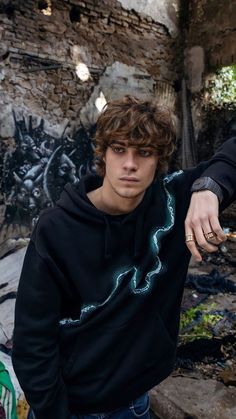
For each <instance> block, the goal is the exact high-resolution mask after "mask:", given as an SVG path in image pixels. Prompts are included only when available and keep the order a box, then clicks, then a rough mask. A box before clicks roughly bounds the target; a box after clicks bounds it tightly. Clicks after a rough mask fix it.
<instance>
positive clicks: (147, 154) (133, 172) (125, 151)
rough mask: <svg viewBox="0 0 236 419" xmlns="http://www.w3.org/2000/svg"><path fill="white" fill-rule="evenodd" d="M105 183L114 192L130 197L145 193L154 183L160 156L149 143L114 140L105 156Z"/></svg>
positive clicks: (123, 196)
mask: <svg viewBox="0 0 236 419" xmlns="http://www.w3.org/2000/svg"><path fill="white" fill-rule="evenodd" d="M104 162H105V176H104V182H103V185H104V186H105V187H106V188H107V190H110V191H111V192H112V193H115V194H116V195H118V196H120V197H122V198H128V199H135V198H137V197H139V196H142V195H144V192H145V190H146V189H147V187H148V186H149V185H150V184H151V183H152V181H153V179H154V176H155V172H156V168H157V163H158V156H157V152H156V150H155V149H154V148H153V147H151V146H148V145H143V146H139V145H137V146H134V145H129V144H128V141H120V140H119V141H113V142H112V143H111V145H110V146H109V147H108V148H107V150H106V153H105V156H104Z"/></svg>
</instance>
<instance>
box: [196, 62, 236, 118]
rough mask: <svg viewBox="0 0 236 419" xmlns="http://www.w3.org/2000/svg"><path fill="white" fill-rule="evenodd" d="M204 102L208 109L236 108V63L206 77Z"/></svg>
mask: <svg viewBox="0 0 236 419" xmlns="http://www.w3.org/2000/svg"><path fill="white" fill-rule="evenodd" d="M203 104H204V107H205V108H206V109H226V108H227V109H229V110H234V109H236V65H232V66H228V67H222V68H220V69H218V70H216V72H215V74H214V75H211V76H210V77H208V78H207V79H206V84H205V89H204V95H203Z"/></svg>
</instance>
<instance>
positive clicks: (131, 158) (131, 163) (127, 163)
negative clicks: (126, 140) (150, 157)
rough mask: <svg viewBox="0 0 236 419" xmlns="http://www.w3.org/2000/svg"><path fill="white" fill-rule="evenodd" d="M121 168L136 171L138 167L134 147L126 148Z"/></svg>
mask: <svg viewBox="0 0 236 419" xmlns="http://www.w3.org/2000/svg"><path fill="white" fill-rule="evenodd" d="M123 168H124V169H126V170H128V171H136V170H137V169H138V163H137V156H136V153H135V149H132V148H130V149H127V152H126V153H125V158H124V163H123Z"/></svg>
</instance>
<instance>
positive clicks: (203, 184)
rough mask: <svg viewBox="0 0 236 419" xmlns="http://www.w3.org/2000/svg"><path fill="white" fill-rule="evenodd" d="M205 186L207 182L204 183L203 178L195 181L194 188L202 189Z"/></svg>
mask: <svg viewBox="0 0 236 419" xmlns="http://www.w3.org/2000/svg"><path fill="white" fill-rule="evenodd" d="M206 184H207V182H206V179H205V178H199V179H197V180H195V182H194V187H197V188H202V187H203V186H205V185H206Z"/></svg>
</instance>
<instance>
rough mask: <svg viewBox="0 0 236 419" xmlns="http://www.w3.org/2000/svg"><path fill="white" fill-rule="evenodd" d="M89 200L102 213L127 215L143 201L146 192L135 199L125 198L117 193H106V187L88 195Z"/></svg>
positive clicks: (103, 186)
mask: <svg viewBox="0 0 236 419" xmlns="http://www.w3.org/2000/svg"><path fill="white" fill-rule="evenodd" d="M87 196H88V198H89V200H90V201H91V202H92V203H93V205H94V206H95V207H96V208H97V209H99V210H100V211H103V212H106V213H107V214H110V215H120V214H126V213H129V212H131V211H133V210H134V209H135V208H136V207H137V206H138V205H139V204H140V202H141V201H142V199H143V196H144V192H143V193H142V194H140V195H138V196H136V197H135V198H124V197H122V196H119V195H117V194H116V193H115V192H113V193H112V192H111V191H110V190H109V193H107V191H106V187H105V185H102V186H101V187H100V188H98V189H95V190H94V191H91V192H89V193H88V194H87Z"/></svg>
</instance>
